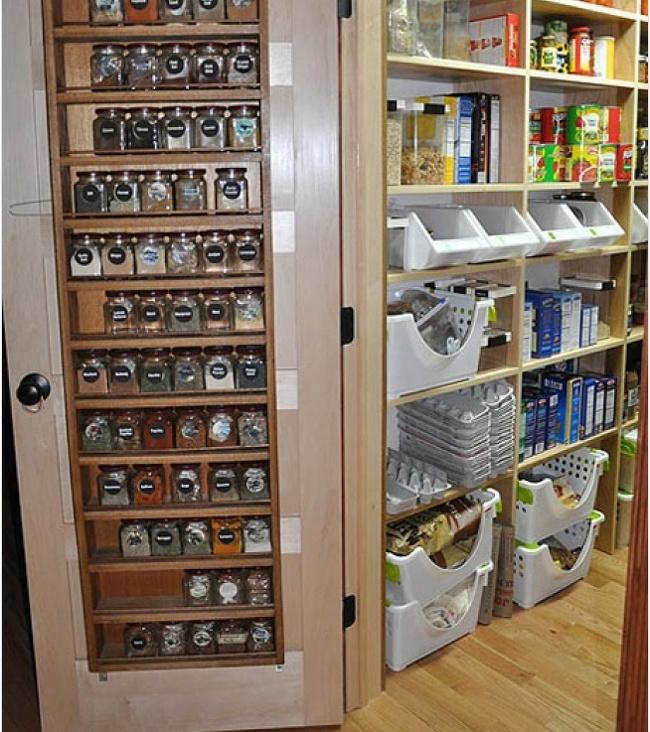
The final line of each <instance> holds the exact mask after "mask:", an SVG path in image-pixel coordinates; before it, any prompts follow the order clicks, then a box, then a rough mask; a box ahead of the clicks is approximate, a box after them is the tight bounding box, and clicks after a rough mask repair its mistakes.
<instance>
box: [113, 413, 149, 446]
mask: <svg viewBox="0 0 650 732" xmlns="http://www.w3.org/2000/svg"><path fill="white" fill-rule="evenodd" d="M113 432H114V434H115V442H114V447H115V449H116V450H141V449H142V415H141V414H140V412H136V411H133V410H131V409H125V410H122V411H119V412H115V415H114V416H113Z"/></svg>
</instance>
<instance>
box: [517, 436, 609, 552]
mask: <svg viewBox="0 0 650 732" xmlns="http://www.w3.org/2000/svg"><path fill="white" fill-rule="evenodd" d="M608 460H609V456H608V454H607V453H606V452H604V451H603V450H590V449H589V448H587V447H583V448H581V449H580V450H576V451H575V452H572V453H569V454H568V455H563V456H562V457H558V458H555V459H554V460H550V461H549V462H548V463H544V464H543V465H539V466H537V467H535V468H533V469H532V470H531V471H530V472H531V473H533V475H534V474H535V473H537V474H540V475H544V474H550V475H553V476H554V477H556V478H560V477H562V478H564V479H565V480H566V481H567V482H568V483H569V484H570V485H571V488H572V489H573V491H574V493H576V494H577V495H579V496H581V498H580V502H579V503H578V505H577V506H575V507H574V508H571V507H569V506H566V505H565V504H564V503H562V502H561V501H559V500H558V498H557V497H556V495H555V492H554V490H553V481H552V480H551V479H550V478H540V480H539V481H533V480H520V481H519V484H518V486H517V503H516V511H517V513H516V518H515V536H516V537H517V539H519V540H521V541H523V542H531V543H534V542H536V541H539V540H540V539H544V538H545V537H547V536H551V535H552V534H556V533H557V532H558V531H562V530H563V529H566V528H568V527H569V526H571V525H572V524H575V523H577V522H578V521H582V520H583V519H585V518H587V517H588V516H589V514H590V513H591V512H592V510H593V507H594V502H595V500H596V492H597V491H598V482H599V480H600V476H601V475H602V474H603V472H604V470H605V466H606V465H607V461H608Z"/></svg>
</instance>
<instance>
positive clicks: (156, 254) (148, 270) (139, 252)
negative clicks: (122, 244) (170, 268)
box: [134, 234, 167, 275]
mask: <svg viewBox="0 0 650 732" xmlns="http://www.w3.org/2000/svg"><path fill="white" fill-rule="evenodd" d="M165 249H166V247H165V242H164V240H163V237H162V236H161V235H160V234H148V235H146V236H145V237H144V238H143V237H140V238H139V239H138V240H137V243H136V244H135V247H134V253H135V271H136V273H137V274H142V275H151V274H165V273H166V272H167V266H166V264H165Z"/></svg>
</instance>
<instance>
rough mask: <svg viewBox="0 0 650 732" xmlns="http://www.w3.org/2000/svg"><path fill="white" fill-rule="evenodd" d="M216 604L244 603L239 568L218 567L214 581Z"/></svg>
mask: <svg viewBox="0 0 650 732" xmlns="http://www.w3.org/2000/svg"><path fill="white" fill-rule="evenodd" d="M214 590H215V592H214V596H215V598H216V601H217V605H242V604H243V603H244V577H243V572H242V571H241V569H219V570H217V572H216V577H215V581H214Z"/></svg>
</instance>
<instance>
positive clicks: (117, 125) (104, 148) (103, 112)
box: [93, 107, 126, 153]
mask: <svg viewBox="0 0 650 732" xmlns="http://www.w3.org/2000/svg"><path fill="white" fill-rule="evenodd" d="M93 148H94V150H95V152H96V153H103V152H114V151H115V150H126V112H125V110H124V109H117V108H114V107H110V108H102V109H98V110H97V111H96V112H95V119H94V120H93Z"/></svg>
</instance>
